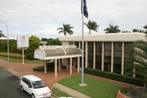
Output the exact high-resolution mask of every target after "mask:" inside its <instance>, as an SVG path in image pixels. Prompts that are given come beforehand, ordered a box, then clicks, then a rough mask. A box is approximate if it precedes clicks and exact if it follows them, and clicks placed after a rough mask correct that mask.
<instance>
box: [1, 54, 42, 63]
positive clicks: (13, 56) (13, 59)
mask: <svg viewBox="0 0 147 98" xmlns="http://www.w3.org/2000/svg"><path fill="white" fill-rule="evenodd" d="M0 59H3V60H6V61H7V60H8V57H7V53H2V52H0ZM10 62H17V63H21V62H22V55H21V54H18V53H10ZM25 63H30V64H42V62H41V61H40V60H28V59H26V58H25Z"/></svg>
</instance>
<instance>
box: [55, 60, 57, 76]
mask: <svg viewBox="0 0 147 98" xmlns="http://www.w3.org/2000/svg"><path fill="white" fill-rule="evenodd" d="M55 78H57V59H55Z"/></svg>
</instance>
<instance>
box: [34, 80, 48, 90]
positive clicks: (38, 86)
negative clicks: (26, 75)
mask: <svg viewBox="0 0 147 98" xmlns="http://www.w3.org/2000/svg"><path fill="white" fill-rule="evenodd" d="M32 85H33V87H34V89H36V88H42V87H45V86H46V85H45V83H44V82H43V81H33V82H32Z"/></svg>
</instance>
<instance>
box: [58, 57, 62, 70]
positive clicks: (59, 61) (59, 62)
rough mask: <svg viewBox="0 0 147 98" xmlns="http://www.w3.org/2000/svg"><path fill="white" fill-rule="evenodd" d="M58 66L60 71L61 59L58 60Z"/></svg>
mask: <svg viewBox="0 0 147 98" xmlns="http://www.w3.org/2000/svg"><path fill="white" fill-rule="evenodd" d="M58 64H59V65H58V67H59V72H60V71H61V59H59V60H58Z"/></svg>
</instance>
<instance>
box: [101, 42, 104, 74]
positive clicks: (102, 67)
mask: <svg viewBox="0 0 147 98" xmlns="http://www.w3.org/2000/svg"><path fill="white" fill-rule="evenodd" d="M101 70H102V71H104V42H102V66H101Z"/></svg>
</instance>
